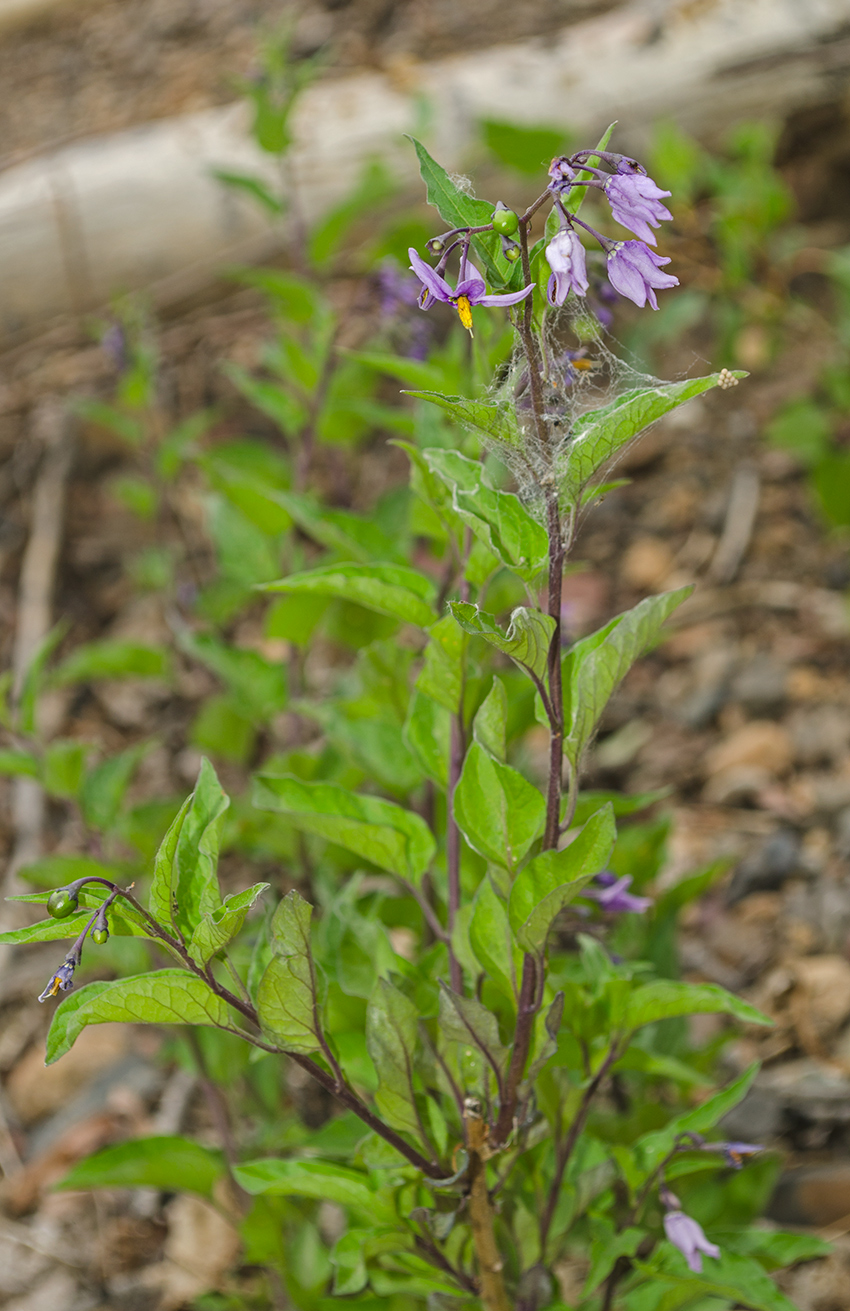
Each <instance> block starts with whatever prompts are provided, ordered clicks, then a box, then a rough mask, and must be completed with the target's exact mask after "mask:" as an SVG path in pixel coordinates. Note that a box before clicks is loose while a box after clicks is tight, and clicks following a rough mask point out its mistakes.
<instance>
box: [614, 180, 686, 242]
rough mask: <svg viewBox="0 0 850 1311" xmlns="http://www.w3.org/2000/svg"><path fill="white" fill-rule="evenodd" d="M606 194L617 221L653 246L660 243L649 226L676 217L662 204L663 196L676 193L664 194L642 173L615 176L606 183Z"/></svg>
mask: <svg viewBox="0 0 850 1311" xmlns="http://www.w3.org/2000/svg"><path fill="white" fill-rule="evenodd" d="M605 194H606V196H607V197H608V201H609V204H610V205H611V213H612V214H613V215H614V218H615V219H616V220H617V222H618V223H621V224H622V225H623V227H624V228H628V229H629V231H630V232H634V233H635V234H636V236H638V237H640V238H641V239H642V240H643V241H648V242H649V244H650V245H651V246H654V245H655V244H656V242H655V237H654V235H653V233H652V232H651V231H650V229H649V226H648V225H649V224H652V226H653V227H654V228H657V227H658V226H659V223H660V222H661V220H662V219H671V218H672V217H673V215H672V214H671V213H670V211H669V209H668V208H667V206H666V205H662V204H661V199H662V197H663V196H670V195H672V194H673V193H672V192H670V191H662V190H661V188H660V187H658V186H656V185H655V183H654V182H653V180H652V178H648V177H646V176H643V175H641V174H640V173H632V172H629V173H626V174H622V173H614V174H612V176H611V177H609V178H608V181H607V182H606V183H605Z"/></svg>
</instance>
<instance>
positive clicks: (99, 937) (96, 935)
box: [91, 929, 109, 947]
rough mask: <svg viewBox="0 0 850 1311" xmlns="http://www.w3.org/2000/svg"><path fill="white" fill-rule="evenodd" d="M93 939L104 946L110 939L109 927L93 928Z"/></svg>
mask: <svg viewBox="0 0 850 1311" xmlns="http://www.w3.org/2000/svg"><path fill="white" fill-rule="evenodd" d="M91 940H92V942H96V943H97V945H98V947H102V946H103V944H104V943H105V942H108V941H109V929H92V931H91Z"/></svg>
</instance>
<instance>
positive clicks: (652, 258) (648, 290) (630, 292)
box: [608, 241, 679, 310]
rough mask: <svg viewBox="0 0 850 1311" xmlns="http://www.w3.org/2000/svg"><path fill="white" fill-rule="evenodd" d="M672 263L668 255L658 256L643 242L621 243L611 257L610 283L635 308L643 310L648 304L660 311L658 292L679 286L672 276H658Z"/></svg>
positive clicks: (609, 262) (615, 247)
mask: <svg viewBox="0 0 850 1311" xmlns="http://www.w3.org/2000/svg"><path fill="white" fill-rule="evenodd" d="M669 263H670V257H669V255H656V253H655V251H654V250H650V249H649V247H648V246H645V245H644V244H643V242H642V241H618V242H617V244H616V245H615V246H614V247H613V249H612V250H611V251H609V253H608V279H609V281H610V283H611V286H612V287H613V288H614V290H615V291H619V293H620V295H621V296H627V297H628V299H629V300H633V301H634V303H635V305H638V306H640V307H641V308H643V306H644V305H645V304H646V302H647V301H649V303H650V305H651V306H652V308H653V309H654V310H657V309H658V301H657V300H656V298H655V291H656V289H658V290H661V289H663V288H665V287H678V285H679V279H678V278H674V277H673V275H672V273H660V272H659V269H660V268H661V265H662V264H669Z"/></svg>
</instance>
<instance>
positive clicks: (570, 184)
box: [408, 150, 679, 333]
mask: <svg viewBox="0 0 850 1311" xmlns="http://www.w3.org/2000/svg"><path fill="white" fill-rule="evenodd" d="M590 159H594V160H595V163H594V164H590V163H589V162H588V161H589V160H590ZM549 178H550V182H549V185H548V187H547V190H546V192H544V194H543V196H542V197H540V199H539V200H538V201H536V202H535V203H534V204H533V205H532V206H531V207H530V209H529V210H528V211H527V213H526V214H525V215H524V216H523V217H522V219H520V218H518V216H517V215H516V214H515V213H514V212H513V211H512V210H509V209H506V207H505V206H504V205H502V203H501V202H499V204H498V205H497V206H496V207H495V209H494V211H493V217H492V221H491V222H490V223H488V224H484V225H483V226H482V227H480V228H456V229H454V230H453V231H452V232H447V233H444V234H443V235H442V236H440V237H434V238H432V239H431V241H429V242H428V243H427V248H428V251H429V253H430V254H432V255H439V256H440V260H439V263H438V264H437V267H436V268H431V266H430V265H429V264H426V263H425V261H424V260H423V259H422V258H421V257H420V256H419V255H418V254H417V253H416V251H415V250H412V249H411V250H410V251H409V252H408V253H409V255H410V268H411V270H412V271H413V272H414V273H415V274H416V276H417V277H418V278H419V281H420V284H421V287H422V290H421V292H420V294H419V305H420V308H421V309H423V310H426V309H428V308H429V307H430V306H431V305H432V304H433V303H434V301H435V300H439V301H442V302H443V303H444V304H446V305H454V307H455V309H456V310H457V312H458V314H459V316H460V321H461V323H462V324H463V326H464V327H465V328H467V329H468V330H469V332H470V333H471V332H472V306H473V305H516V304H517V303H518V302H519V301H521V300H524V299H525V298H526V297H527V296H530V295H531V293H532V291H533V289H534V284H533V283H532V282H529V285H528V286H526V287H523V288H522V290H521V291H514V292H508V293H505V294H501V295H500V294H496V295H493V294H489V293H488V292H487V288H486V285H485V283H484V279H483V278H482V276H481V274H480V273H479V272H478V270H477V269H476V268H475V267H474V266H473V265H472V264H471V263H470V261H469V243H470V238H471V236H472V234H473V233H477V232H485V231H486V232H493V233H496V234H498V235H499V236H500V237H501V241H502V253H503V255H504V256H505V257H506V258H507V259H508V260H509V261H513V260H515V259H518V258H519V257H520V253H521V248H520V246H519V245H518V244H517V242H516V241H514V239H513V236H514V233H516V232H517V230H518V228H519V227H520V226H521V225H524V226H523V233H522V234H521V235H522V237H523V240H526V238H527V224H528V222H529V221H530V219H531V216H532V215H533V213H534V212H535V211H536V210H537V209H538V208H539V206H540V205H541V204H542V203H543V201H544V200H546V199H547V197H549V198H551V200H552V202H553V204H554V208H555V212H556V214H557V215H558V217H559V219H560V226H559V228H558V231H557V232H556V233H555V235H554V236H553V237H552V238H551V240H550V241H549V242H548V244H547V245H546V249H545V258H546V262H547V263H548V265H549V268H550V270H551V273H550V277H549V281H548V285H547V297H548V300H549V303H550V304H551V305H563V304H564V302H565V301H566V299H567V297H568V296H569V295H570V293H571V292H572V294H573V295H574V296H581V297H586V296H587V292H588V287H589V281H588V272H587V253H586V251H585V247H584V244H583V243H582V241H581V239H580V236H579V232H578V229H579V228H582V229H584V231H585V232H587V233H589V234H590V235H591V236H592V237H593V238H595V240H596V241H598V242H599V245H600V246H601V247H602V249H603V251H604V252H605V255H606V265H607V273H608V281H609V283H610V285H611V287H612V288H613V289H614V291H615V292H617V293H619V295H621V296H625V297H627V298H628V299H629V300H632V301H634V303H635V304H636V305H638V306H640V307H641V308H642V307H643V306H644V305H647V304H649V305H650V306H651V307H652V309H654V310H657V309H658V300H657V297H656V294H655V293H656V292H657V291H660V290H663V289H665V288H667V287H676V286H678V284H679V280H678V278H675V277H674V276H673V275H672V274H671V273H663V272H662V271H661V270H662V269H663V267H664V265H665V264H669V263H670V259H669V257H668V256H666V255H658V254H656V252H655V251H654V250H651V249H650V246H654V245H655V244H656V239H655V234H654V232H653V230H652V229H653V228H657V227H659V225H660V224H661V223H662V222H663V221H664V220H665V219H670V218H672V217H673V216H672V214H671V213H670V211H669V209H668V208H667V206H666V205H665V204H663V200H664V199H665V198H666V197H667V196H669V195H670V194H671V193H670V192H669V191H662V189H661V188H660V187H659V186H657V185H656V183H655V182H653V180H652V178H650V177H647V175H646V169H645V168H644V167H643V166H642V165H641V164H639V163H638V161H637V160H636V159H631V158H630V157H629V156H628V155H620V154H616V153H615V152H614V151H606V150H579V151H576V153H575V154H573V155H569V156H567V155H561V156H559V157H558V158H556V159H553V160H552V163H551V165H550V167H549ZM577 187H582V188H584V189H587V188H596V189H597V190H599V191H601V192H602V193H603V195H604V196H605V198H606V200H607V201H608V204H609V205H610V207H611V215H612V217H613V218H614V220H615V221H616V222H617V223H619V224H620V225H621V226H622V227H624V228H628V230H629V231H630V232H633V233H634V234H635V238H634V239H631V240H628V241H613V240H612V239H611V238H610V237H606V236H604V235H603V234H602V233H601V232H597V231H596V230H595V229H594V228H592V227H591V226H590V225H589V224H588V223H585V222H584V220H583V219H580V218H579V217H578V216H577V214H575V213H573V212H572V208H576V207H572V208H571V207H570V206H569V205H568V204H567V198H568V196H569V194H570V192H571V191H572V190H573V189H574V188H577ZM647 243H648V244H647ZM457 246H460V271H459V274H458V281H457V285H456V286H455V287H452V286H451V284H450V283H449V282H447V281H446V279H445V277H444V273H445V269H446V263H447V260H448V256H449V254H450V253H451V251H452V250H454V249H455V247H457ZM525 267H526V271H528V268H529V263H528V259H527V258H526V264H525Z"/></svg>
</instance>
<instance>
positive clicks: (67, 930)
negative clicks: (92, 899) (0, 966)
mask: <svg viewBox="0 0 850 1311" xmlns="http://www.w3.org/2000/svg"><path fill="white" fill-rule="evenodd" d="M91 915H92V913H91V911H90V910H81V911H79V912H77V913H75V914H74V915H69V916H68V917H67V918H66V919H64V920H55V919H52V918H51V919H46V920H39V922H38V923H37V924H27V925H26V926H25V927H24V928H22V929H10V930H9V931H8V932H7V933H0V946H2V947H13V946H17V945H18V944H19V943H27V942H56V941H58V939H60V938H76V937H77V935H78V934H79V933H82V931H83V929H84V928H85V927H86V925H87V924H88V922H89V920H90V919H91Z"/></svg>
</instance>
